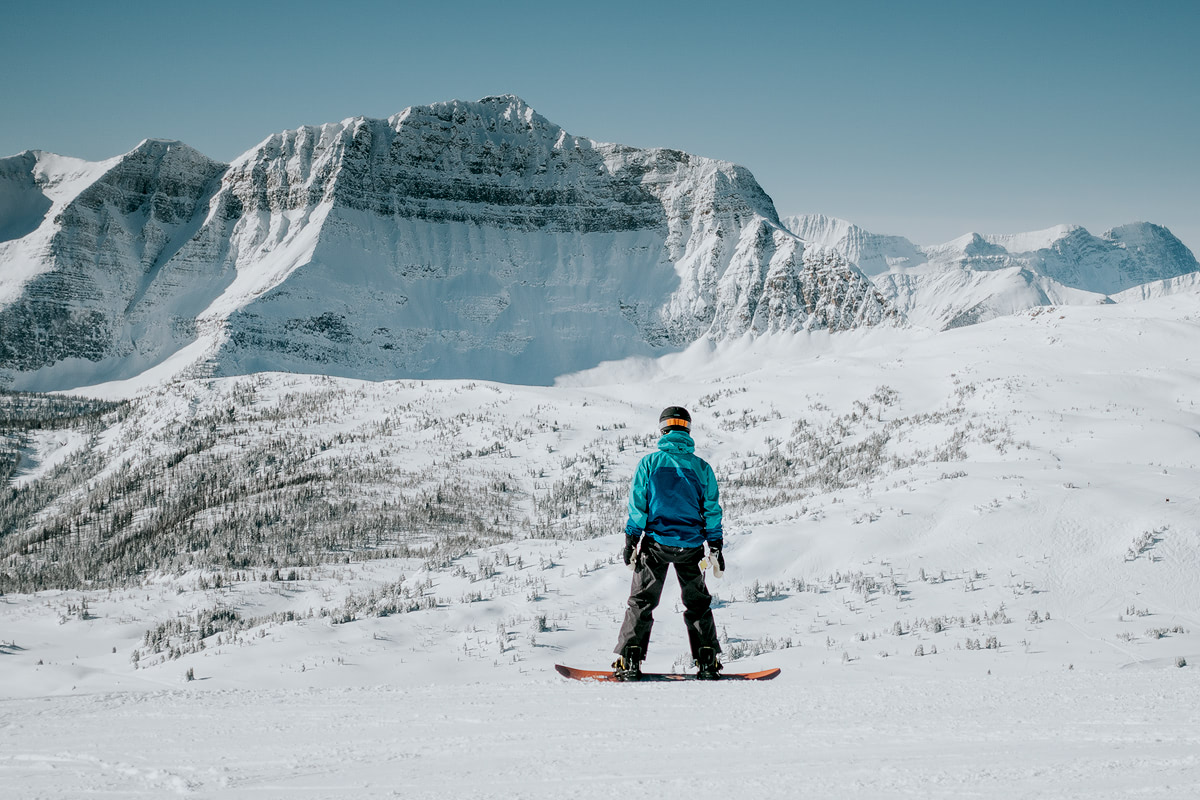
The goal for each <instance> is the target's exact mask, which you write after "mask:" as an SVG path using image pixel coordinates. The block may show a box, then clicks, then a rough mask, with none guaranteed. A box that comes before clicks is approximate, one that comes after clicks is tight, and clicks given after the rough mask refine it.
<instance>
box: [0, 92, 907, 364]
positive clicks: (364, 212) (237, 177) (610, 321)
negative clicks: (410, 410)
mask: <svg viewBox="0 0 1200 800" xmlns="http://www.w3.org/2000/svg"><path fill="white" fill-rule="evenodd" d="M30 159H31V156H30V155H29V154H26V155H23V156H19V157H16V159H6V160H4V161H3V162H0V212H2V211H4V210H5V209H6V208H8V207H13V208H20V209H23V210H22V211H20V213H13V214H11V215H10V216H9V220H8V222H4V221H0V231H5V232H6V235H7V236H8V237H9V239H8V240H7V241H5V240H3V239H2V238H0V333H2V334H3V336H2V337H0V341H2V342H3V345H2V349H0V370H3V372H0V380H5V381H6V382H7V383H9V384H10V385H14V386H29V387H32V388H59V387H61V386H64V385H78V383H87V382H90V381H93V380H99V379H111V378H115V377H129V376H131V375H134V374H137V373H139V372H140V371H142V370H144V369H146V368H147V367H148V366H151V365H153V364H155V363H158V362H161V361H162V360H164V359H166V358H168V357H170V356H171V355H172V354H174V353H177V352H178V351H180V350H181V349H182V348H184V347H189V348H190V349H189V351H188V352H191V353H194V354H195V356H196V357H197V358H200V359H202V360H203V362H204V363H205V364H207V368H208V369H210V370H212V371H214V372H216V373H221V374H231V373H240V372H251V371H259V370H268V369H283V370H293V371H304V372H322V373H331V374H339V375H348V376H356V377H365V378H394V377H479V378H491V379H498V380H506V381H514V382H531V383H546V382H549V381H551V380H553V378H554V377H556V376H557V375H559V374H563V373H565V372H569V371H572V370H577V369H583V368H586V367H590V366H593V365H595V364H596V363H598V362H599V361H602V360H606V359H614V358H622V357H626V356H629V355H653V354H656V353H660V352H663V351H665V350H668V349H677V348H681V347H684V346H686V345H687V344H689V343H691V342H692V341H695V340H696V339H698V338H700V337H702V336H707V337H710V338H713V339H722V338H727V337H732V336H741V335H743V334H747V333H750V334H754V333H762V332H769V331H794V330H803V329H812V328H828V329H833V330H840V329H845V328H850V327H856V326H860V325H873V324H879V323H880V322H882V321H884V320H888V319H891V318H894V317H895V312H894V311H893V310H892V309H891V308H890V307H889V305H888V304H887V302H886V301H885V300H884V299H883V297H882V296H881V295H880V293H879V292H878V291H876V290H875V288H874V287H873V286H872V285H871V284H870V282H869V281H868V280H867V279H866V278H865V276H863V275H862V273H861V272H859V271H858V270H857V269H856V268H855V267H854V266H853V265H852V264H851V263H850V261H849V260H848V259H846V258H843V257H840V256H837V255H836V254H832V253H829V252H821V253H817V252H810V251H809V249H808V248H806V246H805V244H804V243H803V242H802V241H800V239H798V238H797V237H796V236H794V235H793V234H792V233H790V232H788V231H786V230H785V229H784V228H783V227H782V226H781V225H780V222H779V219H778V217H777V215H776V212H775V209H774V207H773V204H772V203H771V200H770V198H768V197H767V195H766V194H765V193H764V192H763V191H762V189H761V188H760V187H759V186H758V184H757V182H756V181H755V180H754V178H753V177H752V176H751V175H750V174H749V173H748V172H747V171H746V170H744V169H742V168H740V167H737V166H736V165H733V164H729V163H725V162H719V161H714V160H711V159H705V158H699V157H696V156H692V155H689V154H687V153H682V152H679V151H673V150H664V149H654V150H640V149H635V148H630V147H625V146H621V145H614V144H603V143H598V142H595V141H592V140H590V139H584V138H580V137H577V136H572V135H570V134H568V133H567V132H565V131H563V130H562V129H561V128H559V127H558V126H556V125H554V124H553V123H551V122H549V121H548V120H546V119H545V118H543V117H541V116H540V115H538V114H537V113H536V112H534V111H533V110H532V109H531V108H529V107H528V106H527V105H526V104H525V103H524V102H522V101H521V100H520V99H519V98H515V97H512V96H505V97H494V98H485V99H484V100H482V101H479V102H477V103H467V102H450V103H440V104H436V105H432V106H423V107H414V108H409V109H406V110H405V111H403V112H401V113H400V114H397V115H396V116H394V117H391V118H389V119H386V120H375V119H365V118H354V119H349V120H345V121H343V122H341V123H336V124H328V125H323V126H319V127H306V128H301V129H298V130H295V131H289V132H285V133H281V134H277V135H275V136H272V137H270V138H268V139H267V140H265V141H264V142H263V143H262V144H260V145H259V146H258V147H256V148H254V149H252V150H251V151H250V152H248V153H246V154H245V155H243V156H242V157H240V158H238V159H236V160H235V161H234V162H233V164H231V165H228V166H226V165H222V164H217V163H215V162H212V161H211V160H209V159H207V158H205V157H204V156H202V155H200V154H199V153H196V152H195V151H194V150H191V149H190V148H187V147H186V146H184V145H181V144H179V143H167V142H145V143H143V144H142V145H141V146H139V148H138V149H136V150H134V151H133V152H132V153H130V154H127V155H126V156H124V157H122V158H121V159H118V160H116V161H115V163H114V164H113V165H112V166H111V167H110V168H109V169H107V170H106V171H105V172H104V173H103V175H102V176H101V177H100V178H99V179H97V180H94V181H92V182H90V183H88V184H87V185H86V186H84V187H83V188H82V189H81V190H80V191H79V192H78V194H77V196H75V197H74V198H73V199H71V200H70V201H69V202H66V203H65V204H62V208H61V210H58V211H53V212H51V213H45V214H44V217H39V216H38V214H39V211H38V206H39V201H38V181H39V180H40V181H42V182H43V183H45V182H46V181H48V180H50V178H48V177H47V176H46V175H41V176H40V177H39V175H38V174H37V170H35V169H33V168H32V167H30V166H29V162H30ZM34 160H36V158H34ZM6 175H8V176H10V177H9V178H5V176H6ZM31 186H32V188H31ZM6 204H7V205H6ZM41 204H42V205H44V203H41ZM38 242H43V243H45V242H48V244H47V245H45V246H41V245H39V244H38ZM18 263H19V264H21V265H22V266H21V267H20V268H19V269H18V268H17V267H16V266H12V267H11V268H10V265H16V264H18ZM31 265H32V266H31ZM4 298H7V299H4Z"/></svg>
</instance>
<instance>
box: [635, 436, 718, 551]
mask: <svg viewBox="0 0 1200 800" xmlns="http://www.w3.org/2000/svg"><path fill="white" fill-rule="evenodd" d="M695 451H696V443H695V442H694V441H692V437H691V436H689V435H688V434H687V433H685V432H683V431H678V430H676V431H670V432H668V433H667V434H665V435H664V436H663V437H662V438H661V439H659V440H658V451H657V452H654V453H647V454H646V455H645V456H643V457H642V460H641V461H640V462H639V463H638V467H637V471H636V472H635V473H634V474H633V486H631V487H630V490H629V521H628V522H626V523H625V533H626V534H627V535H630V536H636V535H638V534H639V533H641V532H642V531H645V532H646V533H647V534H649V535H650V536H652V537H654V539H655V540H657V541H658V542H659V543H660V544H665V545H669V546H671V547H699V546H701V545H702V544H704V542H705V541H709V542H713V543H720V542H721V537H722V531H721V502H720V497H719V495H718V492H717V477H716V476H715V475H714V474H713V470H712V467H710V466H709V465H708V462H707V461H705V460H704V459H702V458H700V457H699V456H698V455H696V453H695Z"/></svg>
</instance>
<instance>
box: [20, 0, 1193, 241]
mask: <svg viewBox="0 0 1200 800" xmlns="http://www.w3.org/2000/svg"><path fill="white" fill-rule="evenodd" d="M0 11H2V13H0V19H2V20H3V22H2V24H0V123H2V124H0V155H6V154H12V153H16V152H19V151H22V150H25V149H41V150H50V151H53V152H58V153H63V154H66V155H73V156H79V157H83V158H89V159H100V158H106V157H109V156H112V155H116V154H119V153H122V152H125V151H127V150H129V149H131V148H132V147H133V146H134V145H136V144H137V143H138V142H139V141H140V140H141V139H143V138H146V137H160V138H170V139H181V140H183V141H185V142H187V143H188V144H190V145H192V146H193V147H196V148H197V149H199V150H201V151H203V152H205V153H207V154H208V155H210V156H212V157H214V158H218V159H222V160H230V159H232V158H234V157H235V156H237V155H238V154H240V153H241V152H243V151H245V150H247V149H249V148H250V147H252V146H253V145H255V144H256V143H257V142H259V141H260V140H262V139H264V138H266V137H267V136H268V135H270V134H271V133H274V132H276V131H280V130H285V129H289V128H295V127H298V126H300V125H303V124H310V123H322V122H331V121H336V120H340V119H344V118H346V117H350V116H357V115H366V116H373V117H385V116H388V115H390V114H393V113H395V112H397V111H400V110H401V109H403V108H405V107H406V106H409V105H414V104H422V103H430V102H436V101H439V100H450V99H455V98H460V99H468V100H475V99H478V98H480V97H483V96H486V95H490V94H502V93H508V92H511V93H514V94H518V95H520V96H521V97H523V98H525V100H527V101H528V102H529V103H530V104H531V105H532V106H533V107H534V108H535V109H537V110H538V111H539V112H540V113H541V114H543V115H544V116H546V117H547V118H549V119H550V120H551V121H553V122H556V123H558V124H559V125H562V126H563V127H564V128H566V129H567V130H568V131H570V132H571V133H574V134H579V135H583V136H589V137H592V138H594V139H599V140H601V141H611V142H623V143H626V144H630V145H636V146H668V147H675V148H679V149H682V150H687V151H689V152H693V153H697V154H700V155H705V156H712V157H715V158H721V159H725V160H729V161H734V162H737V163H740V164H744V165H745V166H747V167H749V168H750V169H751V170H752V171H753V172H754V174H755V176H756V177H757V178H758V180H759V182H760V183H761V184H762V186H763V188H764V189H766V191H767V192H768V193H769V194H770V195H771V196H772V197H773V198H774V199H775V203H776V206H777V207H778V209H779V211H780V213H784V214H787V213H809V212H820V213H825V214H830V215H833V216H839V217H844V218H846V219H849V220H851V221H853V222H856V223H858V224H860V225H863V226H865V227H867V228H869V229H871V230H875V231H878V232H881V233H896V234H901V235H905V236H908V237H909V238H911V239H913V240H915V241H917V242H918V243H935V242H940V241H945V240H948V239H951V238H953V237H955V236H958V235H960V234H962V233H966V232H968V231H972V230H975V231H980V232H984V233H1010V232H1017V231H1024V230H1034V229H1039V228H1045V227H1049V226H1051V225H1054V224H1058V223H1078V224H1082V225H1085V226H1087V227H1088V228H1090V229H1092V230H1093V232H1095V233H1100V232H1101V231H1102V230H1104V229H1105V228H1107V227H1111V226H1113V225H1117V224H1121V223H1124V222H1132V221H1135V220H1148V221H1152V222H1157V223H1160V224H1164V225H1166V226H1168V227H1169V228H1171V229H1172V230H1173V231H1174V232H1175V233H1176V234H1177V235H1179V236H1180V237H1181V238H1182V239H1183V240H1184V241H1185V242H1186V243H1187V244H1188V245H1189V246H1190V247H1191V248H1192V249H1193V250H1194V251H1198V252H1200V144H1198V143H1200V2H1197V1H1195V0H1193V1H1191V2H1153V1H1152V0H1143V1H1142V2H1138V3H1133V2H1120V3H1117V2H1104V1H1103V0H1096V2H1053V0H1042V2H1001V1H1000V0H995V1H994V2H986V3H979V2H921V3H905V2H899V1H897V2H829V1H828V0H826V1H825V2H820V3H808V2H793V3H773V2H772V3H757V4H756V3H747V4H738V3H732V2H726V3H712V2H704V1H703V0H696V1H695V2H683V3H656V2H652V0H642V2H625V1H624V0H619V1H618V2H607V3H577V2H569V0H568V1H567V2H564V1H563V0H557V1H556V2H545V3H540V2H539V3H534V2H518V1H516V0H514V1H513V2H489V3H483V2H474V1H473V0H460V1H459V2H447V3H435V2H420V3H402V2H373V1H372V0H363V1H361V2H354V3H347V4H340V3H331V2H327V1H326V2H309V0H292V2H288V3H279V4H266V3H259V2H253V0H247V2H225V0H209V2H203V3H192V2H189V3H182V2H174V1H173V0H161V2H154V3H150V2H133V1H129V2H122V1H121V0H111V1H110V2H57V1H56V0H40V2H17V0H8V2H6V3H4V5H3V7H2V9H0Z"/></svg>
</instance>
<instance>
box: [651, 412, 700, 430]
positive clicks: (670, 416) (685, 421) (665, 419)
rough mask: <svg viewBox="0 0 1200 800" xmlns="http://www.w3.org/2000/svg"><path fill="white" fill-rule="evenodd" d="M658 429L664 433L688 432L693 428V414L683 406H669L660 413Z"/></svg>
mask: <svg viewBox="0 0 1200 800" xmlns="http://www.w3.org/2000/svg"><path fill="white" fill-rule="evenodd" d="M658 429H659V430H660V431H662V432H663V433H666V432H667V431H683V432H684V433H688V432H689V431H691V429H692V415H691V414H689V413H688V412H687V409H686V408H683V407H682V406H667V407H666V408H664V409H663V412H662V413H661V414H659V415H658Z"/></svg>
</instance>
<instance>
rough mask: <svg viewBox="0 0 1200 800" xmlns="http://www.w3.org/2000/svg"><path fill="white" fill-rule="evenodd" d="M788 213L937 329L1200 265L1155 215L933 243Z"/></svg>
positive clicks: (1122, 288) (912, 315)
mask: <svg viewBox="0 0 1200 800" xmlns="http://www.w3.org/2000/svg"><path fill="white" fill-rule="evenodd" d="M782 222H783V224H784V225H785V226H786V227H788V228H789V229H790V230H792V231H793V232H794V233H796V234H797V235H798V236H800V237H801V238H806V237H808V238H809V241H811V242H812V243H813V244H814V245H816V246H819V247H822V248H825V249H827V250H832V251H834V252H837V253H840V254H841V255H843V256H844V257H846V258H847V260H849V261H850V262H851V263H854V264H856V265H858V266H859V267H860V268H861V269H862V270H863V271H864V272H865V273H866V274H867V275H868V276H869V277H870V278H871V280H872V281H873V282H874V283H875V285H876V287H877V288H878V289H879V290H880V291H881V292H882V293H883V295H884V296H885V297H886V298H887V299H888V300H889V301H890V302H891V303H893V304H894V305H895V306H896V308H897V309H898V310H899V311H901V312H902V313H903V314H904V315H905V316H906V318H907V319H908V320H909V321H910V322H912V323H914V324H918V325H924V326H927V327H931V328H934V329H945V328H953V327H959V326H961V325H966V324H974V323H976V322H982V321H985V320H987V319H993V318H995V317H998V316H1004V315H1006V314H1012V313H1016V312H1019V311H1022V310H1025V309H1028V308H1033V307H1036V306H1041V305H1055V304H1064V303H1066V304H1084V305H1088V304H1094V303H1107V302H1116V301H1117V300H1116V299H1115V298H1123V299H1124V300H1125V301H1128V299H1129V298H1132V297H1134V296H1135V293H1133V292H1132V291H1131V290H1133V289H1135V288H1136V287H1139V286H1149V285H1152V284H1153V285H1157V284H1161V283H1163V282H1167V284H1168V285H1169V284H1170V282H1171V281H1172V280H1174V279H1177V278H1181V277H1182V276H1186V275H1189V274H1192V273H1195V272H1197V271H1200V263H1197V261H1196V258H1195V256H1194V255H1193V254H1192V253H1191V251H1190V250H1189V249H1188V248H1187V246H1186V245H1184V244H1183V242H1181V241H1180V240H1179V239H1178V238H1176V237H1175V236H1174V235H1173V234H1172V233H1171V232H1170V231H1169V230H1167V229H1166V228H1165V227H1163V226H1161V225H1155V224H1153V223H1148V222H1135V223H1130V224H1127V225H1122V226H1118V227H1116V228H1111V229H1109V230H1107V231H1105V232H1104V233H1103V234H1101V235H1100V236H1096V235H1094V234H1092V233H1091V232H1089V231H1088V230H1087V229H1086V228H1084V227H1082V226H1080V225H1056V226H1053V227H1050V228H1046V229H1044V230H1040V231H1030V232H1025V233H1016V234H981V233H977V232H972V233H967V234H964V235H963V236H960V237H958V238H956V239H952V240H951V241H949V242H945V243H942V244H937V245H926V246H920V245H915V244H913V243H912V242H911V241H909V240H908V239H905V238H904V237H900V236H884V235H880V234H875V233H871V232H870V231H867V230H865V229H863V228H861V227H859V226H857V225H854V224H853V223H850V222H848V221H846V220H839V219H836V218H832V217H826V216H824V215H820V214H811V215H800V216H789V217H784V218H783V219H782ZM1181 285H1183V284H1181Z"/></svg>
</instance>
